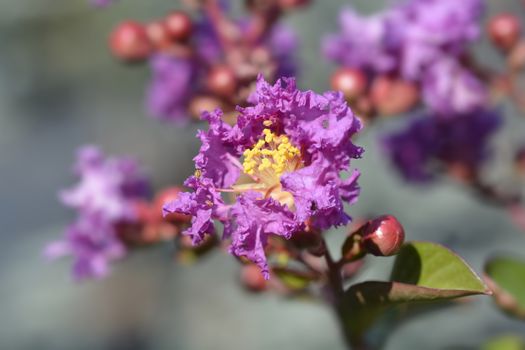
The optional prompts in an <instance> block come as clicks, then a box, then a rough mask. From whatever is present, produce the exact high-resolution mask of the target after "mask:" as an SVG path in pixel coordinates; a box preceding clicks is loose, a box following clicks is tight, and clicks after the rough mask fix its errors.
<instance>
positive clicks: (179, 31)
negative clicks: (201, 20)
mask: <svg viewBox="0 0 525 350" xmlns="http://www.w3.org/2000/svg"><path fill="white" fill-rule="evenodd" d="M164 25H165V27H166V31H167V32H168V35H169V36H170V37H171V38H172V39H173V40H176V41H184V40H187V39H189V37H190V36H191V34H192V32H193V23H192V21H191V18H190V17H189V16H188V15H187V14H186V13H184V12H182V11H173V12H171V13H170V14H169V15H167V16H166V18H165V19H164Z"/></svg>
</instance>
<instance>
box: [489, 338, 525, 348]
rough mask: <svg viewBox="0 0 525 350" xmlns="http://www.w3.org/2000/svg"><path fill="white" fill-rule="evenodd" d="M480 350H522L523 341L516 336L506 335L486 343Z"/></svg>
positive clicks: (524, 345) (524, 346) (523, 346)
mask: <svg viewBox="0 0 525 350" xmlns="http://www.w3.org/2000/svg"><path fill="white" fill-rule="evenodd" d="M481 349H482V350H523V349H525V341H524V340H523V339H522V338H521V337H520V336H518V335H514V334H508V335H503V336H499V337H496V338H493V339H490V340H489V341H487V342H486V343H485V344H483V346H482V347H481Z"/></svg>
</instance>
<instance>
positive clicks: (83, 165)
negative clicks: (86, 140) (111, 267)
mask: <svg viewBox="0 0 525 350" xmlns="http://www.w3.org/2000/svg"><path fill="white" fill-rule="evenodd" d="M75 173H76V175H77V176H78V177H79V178H80V181H79V183H78V184H77V185H76V186H74V187H72V188H71V189H68V190H64V191H61V192H60V198H61V200H62V202H63V204H64V205H66V206H68V207H71V208H73V209H75V210H76V211H77V218H76V220H75V222H74V223H73V224H72V225H70V227H69V228H68V229H67V231H66V235H65V237H64V238H63V239H62V240H61V241H59V242H55V243H52V244H50V245H49V246H48V247H47V249H46V251H45V254H46V255H47V256H48V257H50V258H57V257H60V256H63V255H72V256H73V257H74V259H75V263H74V266H73V275H74V277H75V278H77V279H83V278H88V277H103V276H105V275H106V273H107V271H108V263H109V262H110V261H112V260H115V259H118V258H120V257H122V256H123V255H124V253H125V247H124V245H123V244H122V242H121V241H120V240H119V239H118V237H117V234H116V226H117V225H118V224H120V223H123V222H132V221H134V220H136V213H135V211H134V203H135V201H137V200H140V199H144V198H145V197H146V196H147V195H148V192H149V184H148V181H147V179H146V177H145V176H144V175H143V174H142V172H141V170H140V168H139V166H138V164H137V162H136V161H134V160H132V159H130V158H105V157H104V155H103V154H102V152H101V151H100V149H98V148H97V147H95V146H85V147H83V148H81V149H80V150H79V151H78V154H77V162H76V165H75Z"/></svg>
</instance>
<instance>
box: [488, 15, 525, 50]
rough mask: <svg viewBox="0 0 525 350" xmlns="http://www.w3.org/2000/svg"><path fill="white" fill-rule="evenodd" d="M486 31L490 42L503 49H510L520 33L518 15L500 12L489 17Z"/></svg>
mask: <svg viewBox="0 0 525 350" xmlns="http://www.w3.org/2000/svg"><path fill="white" fill-rule="evenodd" d="M488 32H489V36H490V39H491V40H492V43H493V44H494V45H495V46H496V47H498V48H499V49H501V50H503V51H508V50H510V49H512V48H513V47H514V46H515V45H516V43H517V42H518V40H519V38H520V35H521V25H520V21H519V19H518V17H516V16H515V15H513V14H510V13H502V14H500V15H497V16H494V17H492V18H491V19H490V21H489V24H488Z"/></svg>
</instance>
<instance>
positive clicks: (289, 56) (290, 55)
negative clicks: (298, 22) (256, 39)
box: [268, 25, 299, 78]
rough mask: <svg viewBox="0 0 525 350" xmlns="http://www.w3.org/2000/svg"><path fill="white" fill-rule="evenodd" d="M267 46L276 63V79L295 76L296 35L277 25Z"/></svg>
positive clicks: (287, 28)
mask: <svg viewBox="0 0 525 350" xmlns="http://www.w3.org/2000/svg"><path fill="white" fill-rule="evenodd" d="M268 46H269V48H270V51H271V53H272V56H273V58H274V60H275V61H276V62H277V72H276V77H277V78H284V77H291V76H295V75H296V73H297V57H296V52H297V50H298V48H299V38H298V37H297V33H295V32H294V31H293V30H292V29H291V28H290V27H288V26H285V25H277V26H275V27H274V28H273V30H272V31H271V32H270V35H269V37H268Z"/></svg>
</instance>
